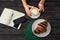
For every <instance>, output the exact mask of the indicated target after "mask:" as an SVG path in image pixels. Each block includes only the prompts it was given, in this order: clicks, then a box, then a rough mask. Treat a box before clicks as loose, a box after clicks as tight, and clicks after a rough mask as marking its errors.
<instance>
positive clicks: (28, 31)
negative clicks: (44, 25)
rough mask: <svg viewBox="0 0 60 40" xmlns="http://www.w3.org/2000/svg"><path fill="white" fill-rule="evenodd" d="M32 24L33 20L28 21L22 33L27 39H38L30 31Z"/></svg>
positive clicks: (38, 39)
mask: <svg viewBox="0 0 60 40" xmlns="http://www.w3.org/2000/svg"><path fill="white" fill-rule="evenodd" d="M32 24H33V22H30V23H28V25H27V27H26V29H25V31H24V35H25V37H26V38H28V39H29V40H40V38H39V37H37V36H35V35H34V34H33V32H32Z"/></svg>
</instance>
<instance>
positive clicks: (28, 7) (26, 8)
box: [25, 5, 34, 16]
mask: <svg viewBox="0 0 60 40" xmlns="http://www.w3.org/2000/svg"><path fill="white" fill-rule="evenodd" d="M30 8H34V6H30V5H26V7H25V11H26V14H27V15H28V16H31V12H30Z"/></svg>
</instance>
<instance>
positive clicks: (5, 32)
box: [0, 0, 60, 40]
mask: <svg viewBox="0 0 60 40" xmlns="http://www.w3.org/2000/svg"><path fill="white" fill-rule="evenodd" d="M4 8H11V9H14V10H17V11H21V12H25V10H24V9H22V8H23V7H22V5H21V2H20V0H0V15H1V13H2V11H3V9H4ZM45 10H46V11H45V12H44V13H43V14H41V16H40V19H46V20H48V21H49V22H50V24H51V28H52V30H51V33H50V34H49V35H48V36H47V37H44V38H41V40H60V0H46V3H45ZM25 24H27V22H26V23H23V26H22V29H20V30H17V29H14V28H11V27H8V26H6V25H3V24H0V40H27V39H26V38H25V37H24V35H22V34H23V31H24V26H26V25H25Z"/></svg>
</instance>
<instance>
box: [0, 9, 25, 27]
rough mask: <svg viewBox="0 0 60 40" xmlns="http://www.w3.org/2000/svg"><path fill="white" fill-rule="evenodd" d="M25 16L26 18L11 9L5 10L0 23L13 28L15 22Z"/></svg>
mask: <svg viewBox="0 0 60 40" xmlns="http://www.w3.org/2000/svg"><path fill="white" fill-rule="evenodd" d="M23 16H25V14H24V13H22V12H19V11H16V10H13V9H9V8H4V10H3V12H2V14H1V16H0V23H2V24H5V25H8V26H11V27H13V25H14V23H13V20H15V19H17V18H20V17H23Z"/></svg>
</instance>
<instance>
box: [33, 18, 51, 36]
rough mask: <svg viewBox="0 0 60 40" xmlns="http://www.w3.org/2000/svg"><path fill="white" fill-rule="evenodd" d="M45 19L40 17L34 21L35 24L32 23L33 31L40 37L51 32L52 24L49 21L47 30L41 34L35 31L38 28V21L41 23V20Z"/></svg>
mask: <svg viewBox="0 0 60 40" xmlns="http://www.w3.org/2000/svg"><path fill="white" fill-rule="evenodd" d="M43 21H44V19H38V20H36V21H35V22H34V23H33V25H32V32H33V34H34V35H36V36H38V37H46V36H47V35H49V33H50V32H51V26H50V24H49V23H48V27H47V31H46V32H44V33H40V34H36V33H34V30H35V29H36V27H37V24H38V23H41V22H43Z"/></svg>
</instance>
